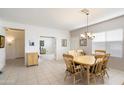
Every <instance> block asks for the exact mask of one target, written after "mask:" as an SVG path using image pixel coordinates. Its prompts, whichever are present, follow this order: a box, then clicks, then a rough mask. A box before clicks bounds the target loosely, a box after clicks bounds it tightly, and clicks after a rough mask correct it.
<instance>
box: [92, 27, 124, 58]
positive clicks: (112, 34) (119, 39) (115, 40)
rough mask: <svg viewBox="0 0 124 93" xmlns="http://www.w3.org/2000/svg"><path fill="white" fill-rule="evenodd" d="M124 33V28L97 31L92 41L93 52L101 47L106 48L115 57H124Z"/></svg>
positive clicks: (101, 48)
mask: <svg viewBox="0 0 124 93" xmlns="http://www.w3.org/2000/svg"><path fill="white" fill-rule="evenodd" d="M123 34H124V33H123V29H115V30H111V31H105V32H100V33H95V39H94V40H93V41H92V53H94V51H95V50H96V49H100V50H106V51H107V52H108V53H110V54H111V56H113V57H122V56H123Z"/></svg>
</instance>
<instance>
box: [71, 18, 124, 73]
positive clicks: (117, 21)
mask: <svg viewBox="0 0 124 93" xmlns="http://www.w3.org/2000/svg"><path fill="white" fill-rule="evenodd" d="M120 28H121V29H123V31H124V16H120V17H117V18H113V19H111V20H107V21H104V22H101V23H97V24H94V25H91V26H89V28H88V29H89V31H92V32H93V33H96V32H102V31H110V30H114V29H120ZM83 31H86V28H85V27H84V28H80V29H76V30H73V31H71V32H70V34H71V49H84V50H85V51H86V52H87V54H91V53H92V41H91V40H90V41H88V45H87V46H86V47H80V46H79V38H80V34H81V33H83ZM123 36H124V35H123ZM109 66H110V67H111V68H115V69H119V70H123V71H124V39H123V57H122V58H118V57H111V58H110V62H109Z"/></svg>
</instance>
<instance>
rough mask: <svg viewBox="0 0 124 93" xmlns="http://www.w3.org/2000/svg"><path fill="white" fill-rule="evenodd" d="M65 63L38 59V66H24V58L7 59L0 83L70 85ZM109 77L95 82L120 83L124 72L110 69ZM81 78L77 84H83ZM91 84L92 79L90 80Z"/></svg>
mask: <svg viewBox="0 0 124 93" xmlns="http://www.w3.org/2000/svg"><path fill="white" fill-rule="evenodd" d="M64 76H65V64H64V62H63V61H50V60H47V61H45V60H44V61H40V62H39V65H38V66H32V67H26V66H24V59H16V60H9V61H7V62H6V66H5V68H4V69H3V73H2V74H1V75H0V84H1V85H72V84H73V82H72V78H71V77H69V78H68V79H67V80H66V81H64ZM109 76H110V78H109V79H108V78H107V77H106V78H105V80H104V82H103V81H101V80H98V82H97V83H96V84H98V85H99V84H106V85H115V84H117V85H120V84H122V83H123V81H124V72H122V71H119V70H115V69H110V71H109ZM85 81H86V80H85V79H83V80H82V81H80V82H79V83H78V84H79V85H85V84H86V82H85ZM91 84H93V83H92V81H91Z"/></svg>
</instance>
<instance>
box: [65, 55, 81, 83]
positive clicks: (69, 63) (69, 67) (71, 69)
mask: <svg viewBox="0 0 124 93" xmlns="http://www.w3.org/2000/svg"><path fill="white" fill-rule="evenodd" d="M63 58H64V61H65V64H66V75H65V78H64V80H66V78H67V76H68V75H69V74H70V75H71V76H73V83H74V84H75V83H76V81H79V80H81V79H79V80H76V76H77V75H80V78H81V77H82V73H81V66H80V65H76V64H75V63H74V61H73V56H72V55H68V54H63Z"/></svg>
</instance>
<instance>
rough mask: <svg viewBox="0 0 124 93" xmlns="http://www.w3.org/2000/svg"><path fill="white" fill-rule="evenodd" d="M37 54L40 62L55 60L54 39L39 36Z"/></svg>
mask: <svg viewBox="0 0 124 93" xmlns="http://www.w3.org/2000/svg"><path fill="white" fill-rule="evenodd" d="M39 51H40V52H39V54H40V59H41V61H46V60H55V59H56V38H55V37H47V36H40V40H39Z"/></svg>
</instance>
